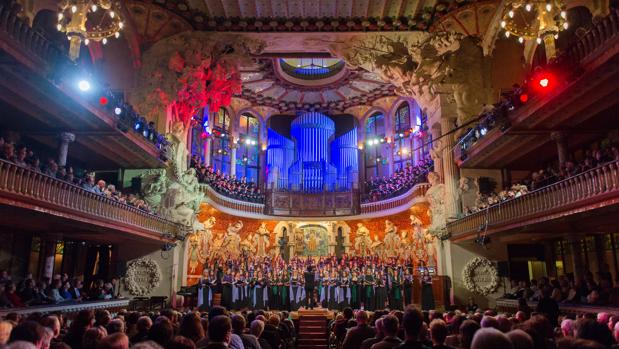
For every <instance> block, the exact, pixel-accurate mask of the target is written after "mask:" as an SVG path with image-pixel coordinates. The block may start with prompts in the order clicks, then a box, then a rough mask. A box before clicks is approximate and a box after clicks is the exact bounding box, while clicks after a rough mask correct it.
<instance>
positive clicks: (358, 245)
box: [355, 223, 372, 256]
mask: <svg viewBox="0 0 619 349" xmlns="http://www.w3.org/2000/svg"><path fill="white" fill-rule="evenodd" d="M371 246H372V239H371V238H370V231H369V230H368V228H366V227H365V225H363V223H357V235H356V237H355V251H357V254H358V255H359V256H367V255H368V254H369V253H370V247H371Z"/></svg>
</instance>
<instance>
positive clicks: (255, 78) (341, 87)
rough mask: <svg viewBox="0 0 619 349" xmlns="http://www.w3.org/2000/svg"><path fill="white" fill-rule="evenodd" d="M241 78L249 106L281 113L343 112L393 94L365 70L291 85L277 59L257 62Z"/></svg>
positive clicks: (346, 71) (346, 70) (242, 72)
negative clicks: (263, 107)
mask: <svg viewBox="0 0 619 349" xmlns="http://www.w3.org/2000/svg"><path fill="white" fill-rule="evenodd" d="M241 79H242V81H243V92H242V95H241V97H242V98H244V99H247V100H248V101H250V102H251V103H252V104H257V105H264V106H269V107H273V108H275V109H278V110H279V111H281V112H286V111H291V110H330V111H343V110H345V109H346V108H349V107H352V106H356V105H363V104H371V103H372V102H373V101H374V100H376V99H378V98H382V97H385V96H393V95H395V92H394V90H395V87H394V86H393V85H391V84H388V83H385V82H383V81H382V80H381V79H380V78H379V77H378V76H376V75H375V74H373V73H369V72H367V71H364V70H349V69H347V68H343V69H342V70H341V71H339V72H338V73H337V74H336V75H334V76H327V77H325V78H322V79H308V80H301V79H297V80H295V81H294V82H292V81H291V79H290V77H289V76H286V72H284V71H282V68H281V65H280V62H279V60H278V59H260V60H256V61H255V62H254V63H253V64H252V65H246V66H244V67H242V70H241Z"/></svg>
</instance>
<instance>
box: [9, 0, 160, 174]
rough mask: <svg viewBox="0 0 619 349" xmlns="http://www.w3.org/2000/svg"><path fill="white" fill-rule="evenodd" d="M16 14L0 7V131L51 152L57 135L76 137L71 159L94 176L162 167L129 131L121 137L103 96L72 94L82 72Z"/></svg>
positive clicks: (151, 147) (151, 148)
mask: <svg viewBox="0 0 619 349" xmlns="http://www.w3.org/2000/svg"><path fill="white" fill-rule="evenodd" d="M17 9H18V5H16V2H15V1H11V0H8V1H1V2H0V110H2V111H3V116H2V118H1V119H0V128H2V129H4V130H10V131H15V132H18V133H20V134H23V135H27V137H28V138H31V139H32V140H33V141H36V142H38V143H40V144H42V145H44V146H47V147H51V148H55V147H56V146H57V139H58V135H59V133H61V132H71V133H74V134H75V135H76V140H75V142H74V143H73V144H72V146H71V147H70V148H71V149H70V156H71V157H72V158H73V159H75V160H78V161H81V162H83V163H87V164H88V165H89V166H90V167H91V168H96V169H98V170H114V169H118V168H119V167H122V168H153V167H163V162H162V161H161V160H160V159H159V155H160V150H159V149H158V148H157V147H156V145H155V144H153V142H152V141H149V140H147V139H146V138H144V137H143V136H142V135H141V134H139V133H137V132H133V131H132V129H133V127H132V126H133V125H129V127H128V130H125V131H124V132H123V131H122V130H121V128H126V127H124V126H123V127H121V125H120V121H121V120H120V119H119V117H117V116H116V115H114V114H113V113H112V111H111V110H108V109H109V108H108V109H106V108H103V107H101V106H100V105H99V102H98V99H99V97H100V96H102V95H103V94H104V91H91V92H90V93H89V94H81V93H78V92H77V91H76V90H75V89H74V88H73V86H74V85H75V83H76V81H75V80H77V77H78V76H81V75H83V72H80V71H79V69H78V68H77V67H76V66H75V65H74V64H73V63H72V62H71V61H70V60H69V58H68V57H67V56H66V55H65V53H64V52H62V51H61V50H60V49H59V48H57V47H56V46H55V45H54V43H52V42H50V41H49V40H48V39H47V38H46V37H45V36H44V35H43V34H41V33H39V32H38V31H36V30H34V29H32V28H31V27H30V26H29V25H28V24H27V23H26V22H24V21H23V20H22V19H21V18H19V17H17ZM94 89H95V88H94V86H93V90H94ZM112 109H113V108H112Z"/></svg>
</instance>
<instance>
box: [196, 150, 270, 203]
mask: <svg viewBox="0 0 619 349" xmlns="http://www.w3.org/2000/svg"><path fill="white" fill-rule="evenodd" d="M191 166H192V168H194V169H195V170H196V175H197V176H198V182H200V183H205V184H208V185H209V186H210V187H211V188H213V189H215V191H217V192H218V193H220V194H223V195H225V196H227V197H230V198H232V199H236V200H242V201H248V202H257V203H262V202H264V194H263V193H262V192H261V191H260V188H258V187H257V186H256V183H253V182H249V181H247V177H241V178H236V176H230V175H227V174H225V173H222V172H221V170H215V169H214V168H213V167H212V166H204V165H200V163H199V161H196V159H195V157H194V158H192V161H191Z"/></svg>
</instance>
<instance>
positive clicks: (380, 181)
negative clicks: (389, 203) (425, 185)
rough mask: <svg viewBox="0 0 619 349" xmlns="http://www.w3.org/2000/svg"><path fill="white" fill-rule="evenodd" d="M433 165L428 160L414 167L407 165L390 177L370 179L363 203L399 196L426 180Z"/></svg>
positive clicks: (366, 185)
mask: <svg viewBox="0 0 619 349" xmlns="http://www.w3.org/2000/svg"><path fill="white" fill-rule="evenodd" d="M433 168H434V163H433V161H432V160H431V159H430V158H427V159H423V160H420V161H419V162H418V163H417V165H416V166H412V165H409V166H407V167H405V168H402V169H399V170H397V171H395V173H394V174H393V175H391V176H390V177H383V178H372V179H371V180H369V181H367V182H366V183H365V188H366V191H367V195H365V197H364V198H363V202H375V201H380V200H385V199H389V198H392V197H395V196H398V195H401V194H404V193H405V192H406V191H407V190H409V189H410V188H412V187H413V186H415V184H418V183H421V182H423V181H425V180H426V176H427V174H428V172H430V171H432V169H433Z"/></svg>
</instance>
